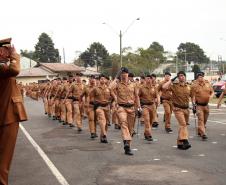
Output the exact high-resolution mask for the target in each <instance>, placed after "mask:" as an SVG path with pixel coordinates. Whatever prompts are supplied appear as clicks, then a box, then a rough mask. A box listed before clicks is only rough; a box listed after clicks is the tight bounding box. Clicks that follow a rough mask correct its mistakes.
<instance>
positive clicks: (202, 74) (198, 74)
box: [196, 71, 205, 78]
mask: <svg viewBox="0 0 226 185" xmlns="http://www.w3.org/2000/svg"><path fill="white" fill-rule="evenodd" d="M204 75H205V73H204V72H201V71H200V72H198V73H197V74H196V77H197V78H198V77H199V76H202V77H204Z"/></svg>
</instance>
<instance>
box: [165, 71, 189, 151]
mask: <svg viewBox="0 0 226 185" xmlns="http://www.w3.org/2000/svg"><path fill="white" fill-rule="evenodd" d="M176 78H178V82H174V81H175V79H176ZM171 81H172V82H171ZM171 81H168V82H167V83H165V84H163V86H162V88H163V89H169V90H170V91H171V92H172V103H173V112H174V114H175V117H176V119H177V121H178V123H179V132H178V139H177V148H178V149H180V150H187V149H189V148H190V147H191V145H190V144H189V142H188V128H187V123H188V122H189V99H190V97H191V88H190V86H189V85H188V84H187V83H186V74H185V72H184V71H180V72H178V73H177V76H176V77H174V78H173V79H172V80H171Z"/></svg>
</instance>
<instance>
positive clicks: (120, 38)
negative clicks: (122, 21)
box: [119, 30, 122, 67]
mask: <svg viewBox="0 0 226 185" xmlns="http://www.w3.org/2000/svg"><path fill="white" fill-rule="evenodd" d="M119 41H120V67H122V31H121V30H120V32H119Z"/></svg>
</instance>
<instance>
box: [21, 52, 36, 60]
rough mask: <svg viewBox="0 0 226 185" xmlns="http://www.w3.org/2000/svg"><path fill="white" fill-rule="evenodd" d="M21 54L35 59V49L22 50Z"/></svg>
mask: <svg viewBox="0 0 226 185" xmlns="http://www.w3.org/2000/svg"><path fill="white" fill-rule="evenodd" d="M20 54H21V55H22V56H24V57H27V58H30V59H32V60H35V57H34V51H28V50H20Z"/></svg>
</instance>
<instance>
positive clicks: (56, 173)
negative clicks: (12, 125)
mask: <svg viewBox="0 0 226 185" xmlns="http://www.w3.org/2000/svg"><path fill="white" fill-rule="evenodd" d="M20 129H21V130H22V131H23V133H24V135H25V136H26V137H27V139H28V140H29V141H30V143H31V144H32V145H33V147H34V148H35V150H36V151H37V152H38V153H39V155H40V156H41V157H42V159H43V160H44V161H45V163H46V164H47V166H48V167H49V169H50V170H51V172H52V173H53V175H54V176H55V177H56V179H57V180H58V182H59V183H60V184H61V185H69V183H68V182H67V181H66V179H65V178H64V177H63V175H62V174H61V173H60V172H59V170H58V169H57V168H56V167H55V165H54V164H53V163H52V162H51V161H50V159H49V158H48V156H47V155H46V154H45V152H44V151H43V150H42V149H41V147H40V146H39V145H38V144H37V143H36V142H35V141H34V139H33V138H32V137H31V135H30V134H29V133H28V132H27V130H26V129H25V128H24V127H23V125H21V124H20Z"/></svg>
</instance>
